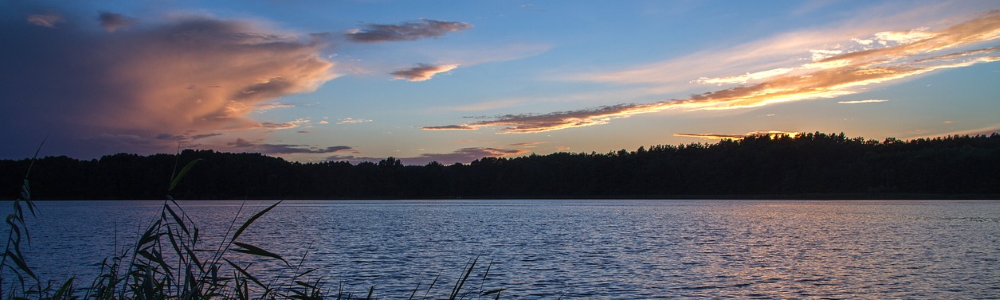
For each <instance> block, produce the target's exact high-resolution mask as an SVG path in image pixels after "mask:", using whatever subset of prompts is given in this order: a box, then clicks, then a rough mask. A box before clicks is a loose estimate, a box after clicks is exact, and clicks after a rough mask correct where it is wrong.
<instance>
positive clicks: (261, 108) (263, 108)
mask: <svg viewBox="0 0 1000 300" xmlns="http://www.w3.org/2000/svg"><path fill="white" fill-rule="evenodd" d="M291 107H296V105H295V104H288V103H261V104H257V106H256V107H255V108H254V112H255V113H262V112H266V111H269V110H272V109H275V108H291Z"/></svg>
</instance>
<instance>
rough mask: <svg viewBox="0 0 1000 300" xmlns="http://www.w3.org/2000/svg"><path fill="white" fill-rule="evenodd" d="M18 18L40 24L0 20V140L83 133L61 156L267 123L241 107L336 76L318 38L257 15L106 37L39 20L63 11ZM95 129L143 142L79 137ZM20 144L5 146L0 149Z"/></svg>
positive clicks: (113, 19)
mask: <svg viewBox="0 0 1000 300" xmlns="http://www.w3.org/2000/svg"><path fill="white" fill-rule="evenodd" d="M4 15H5V16H6V15H10V14H4ZM21 15H22V16H24V15H29V16H35V17H33V18H32V17H29V20H35V21H34V22H33V23H32V24H26V23H17V22H2V23H0V24H2V26H3V28H0V40H6V41H18V42H17V43H8V44H7V45H5V46H4V47H3V50H0V51H2V55H4V57H6V58H7V59H4V60H3V61H0V78H3V79H4V80H0V90H2V91H4V97H3V99H0V110H2V111H5V112H8V114H7V115H8V117H5V118H4V120H2V121H0V126H2V128H4V129H5V130H3V133H0V138H4V139H7V138H15V137H19V138H24V137H31V136H45V135H48V134H52V135H54V136H53V138H54V139H58V140H64V141H67V143H73V142H72V141H80V142H81V144H80V145H76V146H67V147H66V149H64V151H65V154H67V155H80V156H97V155H103V154H107V153H115V152H140V153H145V152H162V151H167V150H168V149H170V148H171V147H173V146H175V145H171V143H168V142H166V141H165V140H162V139H157V136H159V135H160V134H163V133H166V134H170V135H175V136H178V135H180V134H181V133H185V134H186V135H197V134H206V133H212V132H219V131H240V130H252V129H260V128H262V127H274V126H277V125H280V124H274V123H263V124H262V123H259V122H257V121H255V120H253V119H250V118H249V117H247V115H248V114H250V113H251V112H253V111H255V110H258V109H260V108H262V107H268V106H269V105H270V103H272V102H273V101H275V100H276V99H279V98H281V97H282V96H286V95H290V94H295V93H307V92H311V91H313V90H315V89H316V88H318V87H319V86H320V85H322V84H323V83H324V82H326V81H328V80H331V79H333V78H335V77H336V74H334V73H333V68H334V64H333V63H332V62H329V61H327V60H325V59H324V58H323V57H322V54H321V53H320V50H321V48H322V47H323V45H321V44H318V43H316V42H315V41H313V40H311V39H309V37H308V36H306V35H302V34H296V33H290V32H283V31H278V30H275V29H271V28H269V27H265V26H263V25H261V24H259V23H257V22H251V21H245V20H227V19H219V18H215V17H210V16H204V15H181V16H176V15H175V16H173V17H171V18H170V19H166V20H157V21H155V22H148V23H144V24H153V25H148V26H138V27H133V28H130V30H127V31H121V30H119V31H117V32H114V33H108V32H94V31H93V30H92V28H93V27H90V26H87V24H80V23H76V22H65V23H61V24H60V26H59V27H58V28H55V29H46V30H39V29H38V28H39V27H37V26H36V25H42V26H44V25H46V24H48V25H53V24H55V23H57V21H55V20H62V19H51V18H48V19H47V18H41V17H38V15H31V14H29V13H25V14H21ZM101 16H102V17H100V18H99V19H100V20H101V25H105V28H109V27H108V26H112V27H113V28H116V29H117V28H122V27H120V26H121V25H123V24H124V23H127V22H126V21H128V20H130V19H124V17H121V16H118V15H114V14H109V13H102V14H101ZM68 20H93V18H68ZM42 21H45V22H42ZM129 22H132V21H129ZM91 26H92V24H91ZM277 106H280V104H278V105H275V106H271V107H277ZM286 125H287V124H286ZM13 128H18V130H13ZM21 129H23V130H21ZM13 131H18V132H17V133H14V132H13ZM22 131H23V132H22ZM187 132H191V133H190V134H188V133H187ZM102 135H103V136H126V135H127V136H132V137H136V139H133V140H139V139H142V140H144V142H143V143H144V144H143V145H147V144H148V145H149V146H143V147H146V148H141V149H140V148H130V147H114V148H112V145H111V144H108V145H101V144H99V143H83V141H85V140H91V141H93V140H95V139H94V137H98V136H102ZM150 143H152V144H150ZM137 145H138V144H137ZM157 145H159V146H160V147H161V148H159V149H157V148H156V147H155V146H157ZM11 148H13V147H11ZM22 151H23V149H7V148H5V149H4V151H3V152H2V153H0V156H11V155H16V156H20V155H24V153H21V152H22Z"/></svg>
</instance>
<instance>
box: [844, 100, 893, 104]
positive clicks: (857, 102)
mask: <svg viewBox="0 0 1000 300" xmlns="http://www.w3.org/2000/svg"><path fill="white" fill-rule="evenodd" d="M887 101H889V100H885V99H868V100H853V101H837V103H840V104H866V103H881V102H887Z"/></svg>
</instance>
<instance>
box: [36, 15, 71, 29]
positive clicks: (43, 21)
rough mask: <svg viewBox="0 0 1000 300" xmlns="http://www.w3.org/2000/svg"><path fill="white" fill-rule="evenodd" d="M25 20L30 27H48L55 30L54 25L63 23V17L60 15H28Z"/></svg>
mask: <svg viewBox="0 0 1000 300" xmlns="http://www.w3.org/2000/svg"><path fill="white" fill-rule="evenodd" d="M26 20H27V21H28V23H30V24H32V25H37V26H42V27H48V28H56V24H58V23H62V22H64V21H65V20H63V17H62V16H61V15H55V14H31V15H28V17H27V18H26Z"/></svg>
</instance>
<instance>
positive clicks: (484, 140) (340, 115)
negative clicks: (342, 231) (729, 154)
mask: <svg viewBox="0 0 1000 300" xmlns="http://www.w3.org/2000/svg"><path fill="white" fill-rule="evenodd" d="M0 1H2V2H0V16H2V20H0V26H2V28H0V35H2V40H3V46H2V47H0V112H2V118H0V124H2V125H0V126H2V130H0V139H2V142H0V158H2V159H20V158H26V157H30V156H31V155H33V154H34V152H35V148H36V147H38V145H39V143H41V142H42V140H43V139H46V137H47V139H46V142H45V146H44V147H43V148H42V151H41V155H42V156H52V155H67V156H70V157H75V158H82V159H91V158H98V157H100V156H101V155H106V154H114V153H119V152H127V153H139V154H153V153H174V152H175V151H177V148H178V145H179V146H180V147H181V148H190V149H213V150H216V151H225V152H260V153H264V154H267V155H272V156H280V157H284V158H286V159H289V160H296V161H302V162H316V161H327V160H332V161H350V162H354V163H356V162H359V161H378V160H381V159H384V158H386V157H389V156H392V157H396V158H399V159H400V160H402V161H403V163H404V164H418V165H422V164H426V163H428V162H430V161H438V162H441V163H444V164H452V163H455V162H462V163H467V162H470V161H472V160H474V159H478V158H481V157H486V156H507V157H512V156H521V155H527V154H531V153H537V154H549V153H553V152H587V153H590V152H594V151H596V152H598V153H607V152H609V151H616V150H619V149H627V150H635V149H636V148H638V147H640V146H650V145H658V144H666V145H677V144H688V143H695V142H710V143H714V142H717V141H718V140H719V139H720V138H722V137H739V136H742V135H746V134H752V133H757V132H815V131H819V132H824V133H840V132H843V133H845V134H846V135H848V136H850V137H858V136H861V137H864V138H868V139H877V140H882V139H885V138H888V137H895V138H899V139H913V138H920V137H933V136H942V135H953V134H989V133H992V132H997V131H1000V62H997V61H998V60H1000V1H996V0H986V1H968V0H962V1H867V0H866V1H837V0H813V1H536V2H530V1H525V2H517V1H377V0H372V1H363V0H356V1H295V0H251V1H183V0H172V1H167V0H163V1H35V0H33V1H19V0H0Z"/></svg>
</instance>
